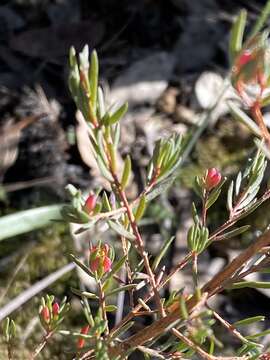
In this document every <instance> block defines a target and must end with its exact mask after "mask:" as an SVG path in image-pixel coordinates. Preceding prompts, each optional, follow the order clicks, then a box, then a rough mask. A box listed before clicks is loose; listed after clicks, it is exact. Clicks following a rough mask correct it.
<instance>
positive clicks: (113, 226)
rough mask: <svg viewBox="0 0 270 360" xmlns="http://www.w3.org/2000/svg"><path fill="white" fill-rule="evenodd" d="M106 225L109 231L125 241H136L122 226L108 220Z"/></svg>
mask: <svg viewBox="0 0 270 360" xmlns="http://www.w3.org/2000/svg"><path fill="white" fill-rule="evenodd" d="M108 224H109V226H110V228H111V229H113V230H114V231H115V232H117V234H119V235H121V236H124V237H125V238H126V239H129V240H135V239H136V236H135V235H133V234H131V233H130V232H129V231H127V230H126V229H125V228H124V226H122V225H120V224H119V223H117V222H115V221H112V220H108Z"/></svg>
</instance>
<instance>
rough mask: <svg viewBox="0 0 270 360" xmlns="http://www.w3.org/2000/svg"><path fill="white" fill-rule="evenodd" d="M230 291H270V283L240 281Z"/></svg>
mask: <svg viewBox="0 0 270 360" xmlns="http://www.w3.org/2000/svg"><path fill="white" fill-rule="evenodd" d="M229 288H230V289H243V288H252V289H270V282H268V281H239V282H236V283H234V284H233V285H231V286H230V287H229Z"/></svg>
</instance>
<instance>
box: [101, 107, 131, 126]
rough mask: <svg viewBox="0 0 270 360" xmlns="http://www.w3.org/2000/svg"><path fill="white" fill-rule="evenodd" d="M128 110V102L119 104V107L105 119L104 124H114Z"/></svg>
mask: <svg viewBox="0 0 270 360" xmlns="http://www.w3.org/2000/svg"><path fill="white" fill-rule="evenodd" d="M127 110H128V104H127V103H125V104H123V105H122V106H120V108H119V109H117V110H116V111H115V112H114V113H113V114H112V115H110V116H109V117H108V119H107V121H106V125H113V124H116V123H117V122H118V121H119V120H120V119H121V118H122V117H123V116H124V115H125V113H126V112H127Z"/></svg>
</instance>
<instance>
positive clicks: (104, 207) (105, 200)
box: [102, 191, 112, 211]
mask: <svg viewBox="0 0 270 360" xmlns="http://www.w3.org/2000/svg"><path fill="white" fill-rule="evenodd" d="M111 210H112V207H111V204H110V201H109V199H108V196H107V193H106V191H103V194H102V211H111Z"/></svg>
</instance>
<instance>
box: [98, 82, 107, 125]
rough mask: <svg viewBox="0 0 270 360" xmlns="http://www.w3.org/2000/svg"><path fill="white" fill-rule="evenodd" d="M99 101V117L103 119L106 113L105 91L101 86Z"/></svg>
mask: <svg viewBox="0 0 270 360" xmlns="http://www.w3.org/2000/svg"><path fill="white" fill-rule="evenodd" d="M97 101H98V117H99V118H100V119H102V118H103V116H104V115H105V113H106V108H105V100H104V95H103V90H102V88H101V87H100V86H99V87H98V95H97Z"/></svg>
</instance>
